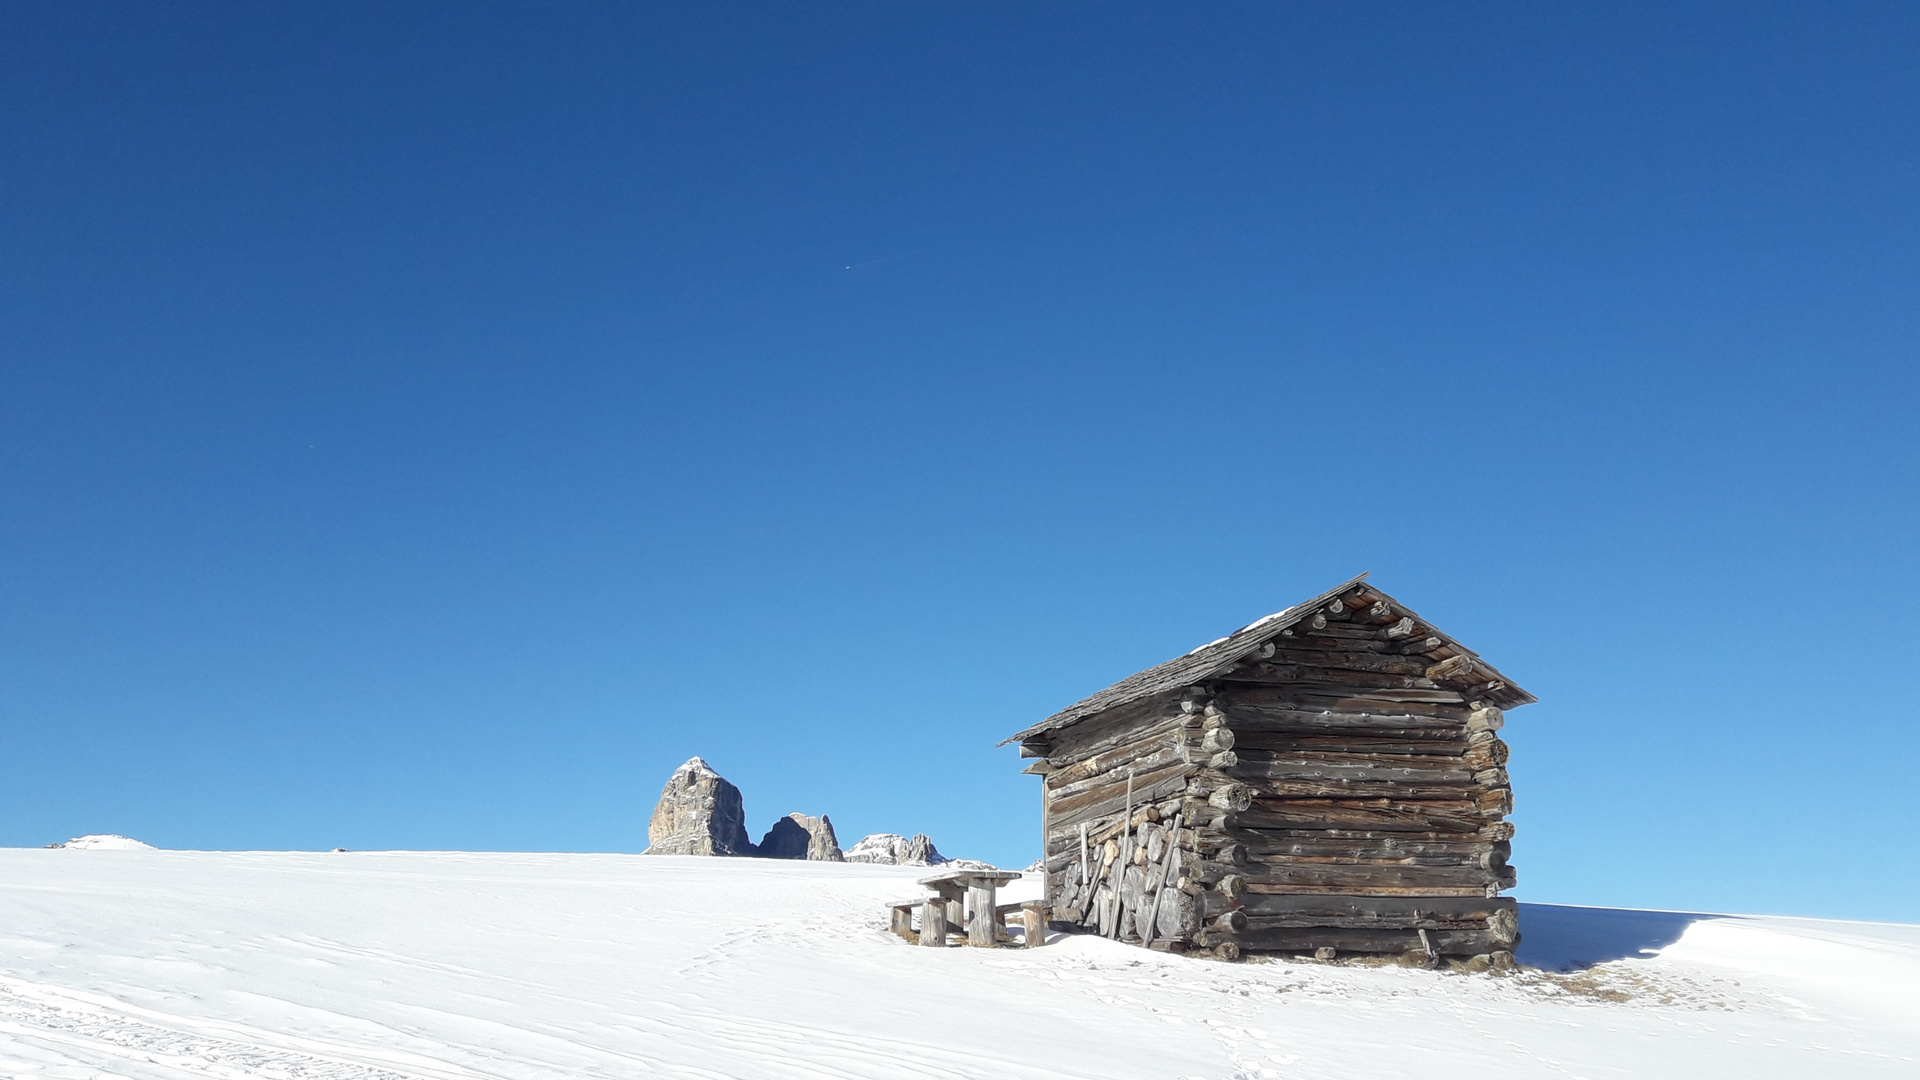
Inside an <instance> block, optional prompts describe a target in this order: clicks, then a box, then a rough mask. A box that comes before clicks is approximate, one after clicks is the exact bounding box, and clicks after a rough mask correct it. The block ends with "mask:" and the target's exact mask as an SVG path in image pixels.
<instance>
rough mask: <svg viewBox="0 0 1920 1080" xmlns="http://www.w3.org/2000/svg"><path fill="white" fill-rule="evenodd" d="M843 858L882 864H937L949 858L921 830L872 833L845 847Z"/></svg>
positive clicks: (850, 860)
mask: <svg viewBox="0 0 1920 1080" xmlns="http://www.w3.org/2000/svg"><path fill="white" fill-rule="evenodd" d="M846 861H847V862H856V863H879V864H881V865H885V866H939V865H941V864H942V863H945V862H949V861H951V860H949V859H948V858H947V857H946V856H944V855H942V854H940V852H939V851H938V850H936V849H935V848H934V846H933V841H932V840H929V839H927V835H926V834H925V833H915V834H914V836H913V838H912V839H908V838H907V837H904V836H901V835H900V834H899V833H874V834H873V835H872V836H869V837H866V838H864V839H862V840H861V841H860V842H859V843H857V844H855V845H853V847H851V848H848V849H847V854H846Z"/></svg>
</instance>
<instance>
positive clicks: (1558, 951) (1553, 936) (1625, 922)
mask: <svg viewBox="0 0 1920 1080" xmlns="http://www.w3.org/2000/svg"><path fill="white" fill-rule="evenodd" d="M1723 917H1724V916H1720V915H1703V914H1700V913H1698V912H1691V911H1637V910H1634V909H1631V908H1596V907H1572V906H1569V905H1565V904H1521V905H1520V925H1521V927H1522V928H1523V929H1524V930H1525V932H1526V944H1525V945H1523V946H1521V947H1520V948H1519V949H1518V950H1517V951H1516V955H1517V956H1518V958H1519V960H1520V962H1521V963H1523V964H1525V965H1527V966H1528V967H1537V968H1544V969H1546V970H1547V971H1583V970H1585V969H1587V968H1590V967H1592V966H1594V965H1595V964H1604V963H1607V962H1609V961H1612V960H1645V959H1647V958H1648V957H1650V956H1651V955H1653V954H1654V953H1657V952H1659V951H1660V950H1661V949H1664V948H1666V947H1667V946H1669V945H1671V944H1673V943H1674V942H1676V941H1679V940H1680V937H1681V935H1683V934H1685V933H1686V932H1687V928H1688V927H1690V926H1692V925H1693V924H1694V923H1697V922H1701V921H1703V920H1706V919H1719V918H1723Z"/></svg>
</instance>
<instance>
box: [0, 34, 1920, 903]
mask: <svg viewBox="0 0 1920 1080" xmlns="http://www.w3.org/2000/svg"><path fill="white" fill-rule="evenodd" d="M1916 47H1920V13H1917V12H1916V9H1914V8H1913V7H1912V6H1910V5H1900V4H1852V5H1829V6H1821V7H1820V8H1818V9H1814V8H1808V7H1804V6H1790V5H1752V4H1741V5H1727V6H1719V7H1716V6H1711V5H1689V6H1687V7H1685V8H1684V9H1676V8H1674V7H1673V6H1671V5H1609V6H1606V7H1605V8H1588V9H1576V8H1574V7H1571V6H1568V5H1547V6H1541V5H1511V6H1472V7H1466V8H1453V9H1445V10H1443V9H1439V8H1434V7H1432V6H1430V5H1408V6H1393V5H1374V6H1357V5H1316V6H1286V5H1269V4H1261V5H1246V6H1217V5H1216V6H1208V7H1205V8H1200V9H1195V8H1193V7H1191V6H1188V7H1181V8H1174V7H1167V6H1164V5H1113V4H1100V5H1084V6H1070V5H1051V6H1048V7H1047V8H1046V9H1045V10H1044V11H1041V12H1035V11H1032V10H1028V9H1027V6H1025V5H1000V6H994V5H965V6H957V5H956V6H945V7H941V6H934V5H909V6H903V5H853V4H843V5H832V6H830V7H829V6H801V5H788V6H773V5H742V6H727V5H718V4H714V5H698V6H670V5H656V6H653V7H650V8H640V7H633V6H626V5H569V6H564V7H559V8H553V7H548V6H535V5H526V6H500V5H472V4H457V5H455V4H449V5H431V4H407V5H387V4H363V5H354V4H328V5H268V6H261V5H240V4H230V5H205V4H202V5H177V6H158V5H89V4H63V5H23V4H10V5H7V6H5V7H4V8H0V565H3V566H4V571H3V572H0V844H14V845H39V844H44V843H48V842H50V841H55V840H61V839H65V838H67V837H69V836H73V835H77V834H80V833H85V832H98V831H112V832H123V833H127V834H130V835H134V836H138V837H140V838H142V839H145V840H147V841H149V842H151V843H154V844H158V845H161V846H167V847H202V848H330V847H334V846H346V847H352V848H382V847H409V848H474V849H514V850H521V849H537V850H583V851H594V850H615V851H619V850H626V851H632V850H638V849H639V848H640V847H642V846H644V843H645V823H646V815H647V813H648V811H649V809H650V807H651V804H652V801H653V799H654V798H655V797H656V796H657V794H658V791H659V787H660V785H661V783H662V782H663V781H664V780H665V778H666V775H667V774H668V772H670V771H671V770H672V768H673V767H674V766H675V765H677V764H678V763H679V762H680V761H682V760H684V759H685V758H687V757H688V756H690V755H693V754H701V755H703V756H705V757H706V758H707V759H708V760H709V761H710V762H712V763H713V764H714V765H715V766H716V767H717V768H718V769H720V771H721V772H722V773H723V774H725V775H726V776H728V777H729V778H731V779H732V780H734V781H735V782H736V783H738V784H740V785H741V787H742V788H743V789H744V790H745V792H746V800H747V811H748V815H749V818H750V822H751V825H752V827H753V828H754V829H755V830H756V832H757V831H758V830H761V829H764V828H765V827H766V826H767V825H769V824H770V823H771V822H772V820H773V819H774V818H775V817H776V816H778V815H779V814H783V813H786V812H788V811H791V810H803V811H807V812H812V813H820V812H825V813H828V814H830V815H831V816H832V817H833V819H834V821H835V823H836V825H837V826H838V828H839V830H840V835H841V837H842V839H843V841H844V842H847V843H851V842H852V840H853V839H856V838H857V837H859V836H860V835H863V834H865V833H867V832H874V831H898V832H909V833H910V832H914V831H924V832H927V833H929V834H931V835H932V836H933V837H934V838H935V840H936V841H937V842H938V843H939V844H940V845H941V846H942V848H943V849H945V850H947V851H949V853H952V854H960V855H970V856H975V857H982V858H989V859H995V860H999V861H1001V862H1005V863H1014V864H1024V863H1025V862H1027V861H1028V860H1029V859H1031V858H1032V857H1033V856H1034V854H1035V853H1036V850H1037V832H1038V815H1037V795H1036V791H1035V788H1034V783H1035V781H1034V780H1033V779H1032V778H1031V777H1024V776H1020V775H1018V769H1019V763H1018V762H1017V761H1016V760H1015V758H1014V756H1013V751H1012V750H1011V749H1010V748H1007V749H995V747H994V744H995V743H996V742H998V741H999V740H1000V739H1001V738H1002V737H1004V736H1006V735H1008V734H1011V733H1012V732H1014V731H1016V730H1018V729H1020V728H1022V727H1024V726H1026V725H1027V724H1029V723H1031V722H1033V721H1035V720H1037V719H1039V718H1040V717H1043V716H1045V715H1047V714H1048V713H1051V712H1053V711H1054V710H1056V709H1058V708H1060V707H1062V706H1064V705H1066V704H1068V703H1071V702H1072V701H1074V700H1077V699H1078V698H1080V697H1082V696H1084V695H1085V694H1087V693H1090V692H1092V691H1094V690H1096V689H1099V688H1100V687H1102V686H1105V685H1107V684H1108V683H1110V682H1112V681H1114V680H1116V679H1118V678H1120V677H1122V676H1125V675H1127V674H1129V673H1131V672H1132V671H1135V670H1137V669H1139V668H1142V667H1145V666H1147V665H1150V664H1153V663H1156V662H1159V661H1161V660H1164V659H1166V658H1168V657H1170V656H1172V655H1175V654H1178V653H1181V652H1184V651H1186V650H1187V649H1189V648H1191V647H1193V646H1194V645H1197V644H1199V643H1201V642H1203V641H1206V640H1209V639H1212V638H1214V637H1218V636H1220V635H1221V634H1224V633H1226V632H1228V631H1230V630H1232V629H1234V628H1236V627H1238V626H1240V625H1242V624H1244V623H1246V622H1249V621H1251V620H1252V619H1254V618H1257V617H1258V616H1260V615H1263V614H1266V613H1267V612H1269V611H1272V610H1275V609H1278V608H1280V607H1284V606H1286V605H1288V604H1290V603H1293V602H1295V601H1298V600H1300V599H1303V598H1305V597H1308V596H1311V595H1313V594H1315V593H1318V592H1320V591H1321V590H1323V589H1326V588H1328V587H1330V586H1332V585H1334V584H1336V583H1338V582H1339V581H1342V580H1345V579H1346V578H1347V577H1350V576H1352V575H1353V574H1356V573H1359V572H1360V571H1362V570H1367V571H1371V572H1372V573H1373V575H1374V580H1375V582H1376V583H1377V584H1379V585H1380V586H1381V587H1382V588H1385V589H1387V590H1388V591H1390V592H1391V593H1393V594H1394V595H1395V596H1397V597H1399V598H1400V599H1402V600H1403V601H1405V602H1406V603H1408V604H1409V605H1411V606H1412V607H1414V608H1415V609H1416V610H1418V611H1420V612H1421V613H1422V614H1423V615H1425V616H1426V617H1428V618H1430V619H1432V620H1433V621H1434V622H1436V623H1437V624H1438V625H1440V626H1442V627H1443V628H1445V629H1446V630H1447V631H1449V632H1450V633H1452V634H1454V635H1455V636H1457V637H1459V638H1461V639H1462V640H1464V641H1466V642H1467V643H1469V644H1470V645H1472V646H1473V647H1475V648H1476V649H1478V650H1479V651H1480V652H1482V653H1483V654H1484V655H1485V656H1487V657H1488V658H1489V659H1490V660H1491V661H1492V662H1493V663H1495V664H1497V665H1499V666H1500V667H1501V668H1502V669H1503V670H1504V671H1506V672H1507V673H1509V674H1510V675H1512V676H1513V677H1514V678H1515V679H1516V680H1517V681H1519V682H1520V683H1521V684H1522V685H1524V686H1526V687H1527V688H1528V689H1529V690H1531V691H1533V692H1534V693H1535V694H1536V695H1538V696H1539V697H1540V699H1541V702H1540V704H1538V705H1534V706H1530V707H1528V708H1526V709H1524V710H1521V711H1518V712H1516V713H1514V714H1513V715H1512V716H1511V717H1510V722H1509V725H1508V729H1507V733H1506V734H1507V736H1508V739H1509V741H1510V742H1511V743H1512V745H1513V748H1514V750H1513V763H1512V771H1513V775H1514V778H1515V784H1516V795H1517V803H1518V809H1517V812H1516V814H1515V817H1514V820H1515V821H1516V823H1517V825H1518V826H1519V834H1518V836H1517V837H1516V840H1515V843H1514V862H1515V863H1516V865H1517V866H1518V867H1519V869H1520V887H1519V889H1518V895H1520V896H1521V898H1523V899H1528V900H1539V901H1557V902H1571V903H1596V904H1626V905H1634V906H1663V907H1681V908H1692V909H1710V910H1742V911H1767V912H1789V913H1802V914H1813V915H1830V916H1843V917H1866V918H1882V919H1900V920H1920V900H1916V899H1915V898H1914V897H1915V896H1916V895H1917V894H1920V870H1916V869H1915V867H1917V866H1920V840H1917V839H1916V837H1917V836H1920V828H1917V827H1916V826H1920V821H1916V812H1915V809H1914V803H1913V792H1914V790H1915V781H1914V776H1915V775H1916V772H1920V749H1916V735H1915V719H1916V715H1915V714H1916V706H1915V702H1916V692H1915V689H1914V687H1915V672H1914V663H1913V661H1912V659H1911V655H1910V651H1909V650H1910V638H1911V635H1910V634H1908V633H1907V631H1906V629H1905V627H1906V624H1907V623H1908V622H1909V621H1911V618H1912V616H1911V612H1912V611H1913V610H1914V607H1915V604H1914V601H1915V600H1916V599H1917V598H1920V596H1917V594H1920V580H1917V578H1916V560H1915V554H1914V551H1915V544H1914V526H1915V518H1916V515H1915V494H1916V485H1915V481H1916V464H1917V455H1916V450H1915V441H1916V440H1915V438H1914V425H1913V422H1912V416H1913V412H1914V407H1915V404H1916V398H1917V395H1916V390H1917V389H1920V387H1917V386H1916V382H1917V380H1916V375H1915V367H1914V361H1915V356H1916V343H1917V342H1920V334H1917V333H1916V331H1917V330H1920V303H1916V289H1915V286H1916V284H1917V283H1920V275H1917V274H1916V270H1917V269H1920V260H1917V259H1916V253H1917V252H1920V247H1916V242H1917V241H1920V199H1917V198H1915V196H1914V193H1915V192H1916V191H1920V123H1916V120H1917V119H1920V116H1917V114H1920V67H1916V66H1915V65H1914V64H1913V63H1912V56H1913V55H1914V52H1915V49H1916Z"/></svg>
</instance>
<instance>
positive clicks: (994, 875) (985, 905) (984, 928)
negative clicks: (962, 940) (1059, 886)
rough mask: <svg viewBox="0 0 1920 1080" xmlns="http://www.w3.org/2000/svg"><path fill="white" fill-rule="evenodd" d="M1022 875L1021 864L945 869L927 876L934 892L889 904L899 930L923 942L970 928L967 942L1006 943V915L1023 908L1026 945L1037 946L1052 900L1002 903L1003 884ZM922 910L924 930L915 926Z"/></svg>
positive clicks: (940, 942)
mask: <svg viewBox="0 0 1920 1080" xmlns="http://www.w3.org/2000/svg"><path fill="white" fill-rule="evenodd" d="M1020 877H1021V874H1020V872H1019V871H1018V870H945V871H942V872H940V873H938V874H934V875H933V876H931V877H923V878H921V879H920V884H922V885H925V886H926V887H927V889H928V890H929V891H930V892H931V895H929V896H924V897H920V898H918V899H914V900H900V901H895V902H894V903H892V904H889V905H888V908H889V909H890V911H891V912H892V918H891V926H892V929H893V932H894V933H896V934H899V935H900V936H901V937H904V938H907V939H908V940H917V941H918V942H919V943H920V944H922V945H934V946H944V945H946V943H947V934H948V933H950V932H952V931H955V930H958V929H960V928H962V927H964V928H965V933H966V935H967V944H969V945H976V946H981V947H984V948H992V947H994V946H996V945H998V944H1000V942H1001V940H1002V938H1003V934H1002V932H1001V928H1000V927H1001V921H1002V920H1003V919H1005V918H1007V917H1008V916H1009V915H1012V914H1015V913H1018V914H1020V916H1021V917H1022V920H1023V922H1024V924H1025V930H1026V945H1027V947H1028V948H1033V947H1035V946H1037V945H1039V944H1040V942H1041V941H1042V940H1043V939H1044V937H1045V935H1046V905H1045V904H1044V903H1042V902H1040V901H1037V900H1030V901H1027V902H1026V903H1023V904H997V903H995V902H994V901H995V899H996V898H997V893H998V890H999V888H1000V886H1002V885H1005V884H1006V883H1007V882H1009V881H1016V880H1018V879H1019V878H1020ZM916 908H917V909H919V912H920V930H919V933H918V934H915V933H914V930H913V912H914V910H915V909H916Z"/></svg>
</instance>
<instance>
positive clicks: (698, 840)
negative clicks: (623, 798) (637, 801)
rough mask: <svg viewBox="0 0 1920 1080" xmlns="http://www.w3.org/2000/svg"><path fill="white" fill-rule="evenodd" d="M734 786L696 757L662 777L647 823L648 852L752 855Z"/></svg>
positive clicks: (663, 853)
mask: <svg viewBox="0 0 1920 1080" xmlns="http://www.w3.org/2000/svg"><path fill="white" fill-rule="evenodd" d="M754 853H755V851H754V846H753V841H751V840H749V839H747V824H746V813H745V810H744V808H743V807H742V805H741V801H740V789H739V788H737V787H734V786H733V785H732V784H730V783H728V782H727V781H726V779H725V778H724V777H722V776H721V775H720V774H719V773H717V772H714V771H713V768H712V767H711V766H709V765H708V764H707V763H706V762H705V761H703V760H701V759H700V758H698V757H694V758H689V759H688V760H687V763H686V764H685V765H682V766H680V767H679V768H678V769H675V770H674V771H673V775H672V776H670V777H668V778H667V786H666V787H665V789H663V790H662V791H661V792H660V801H659V803H657V804H656V805H655V806H654V808H653V818H652V820H650V821H649V822H648V823H647V850H646V854H648V855H752V854H754Z"/></svg>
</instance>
